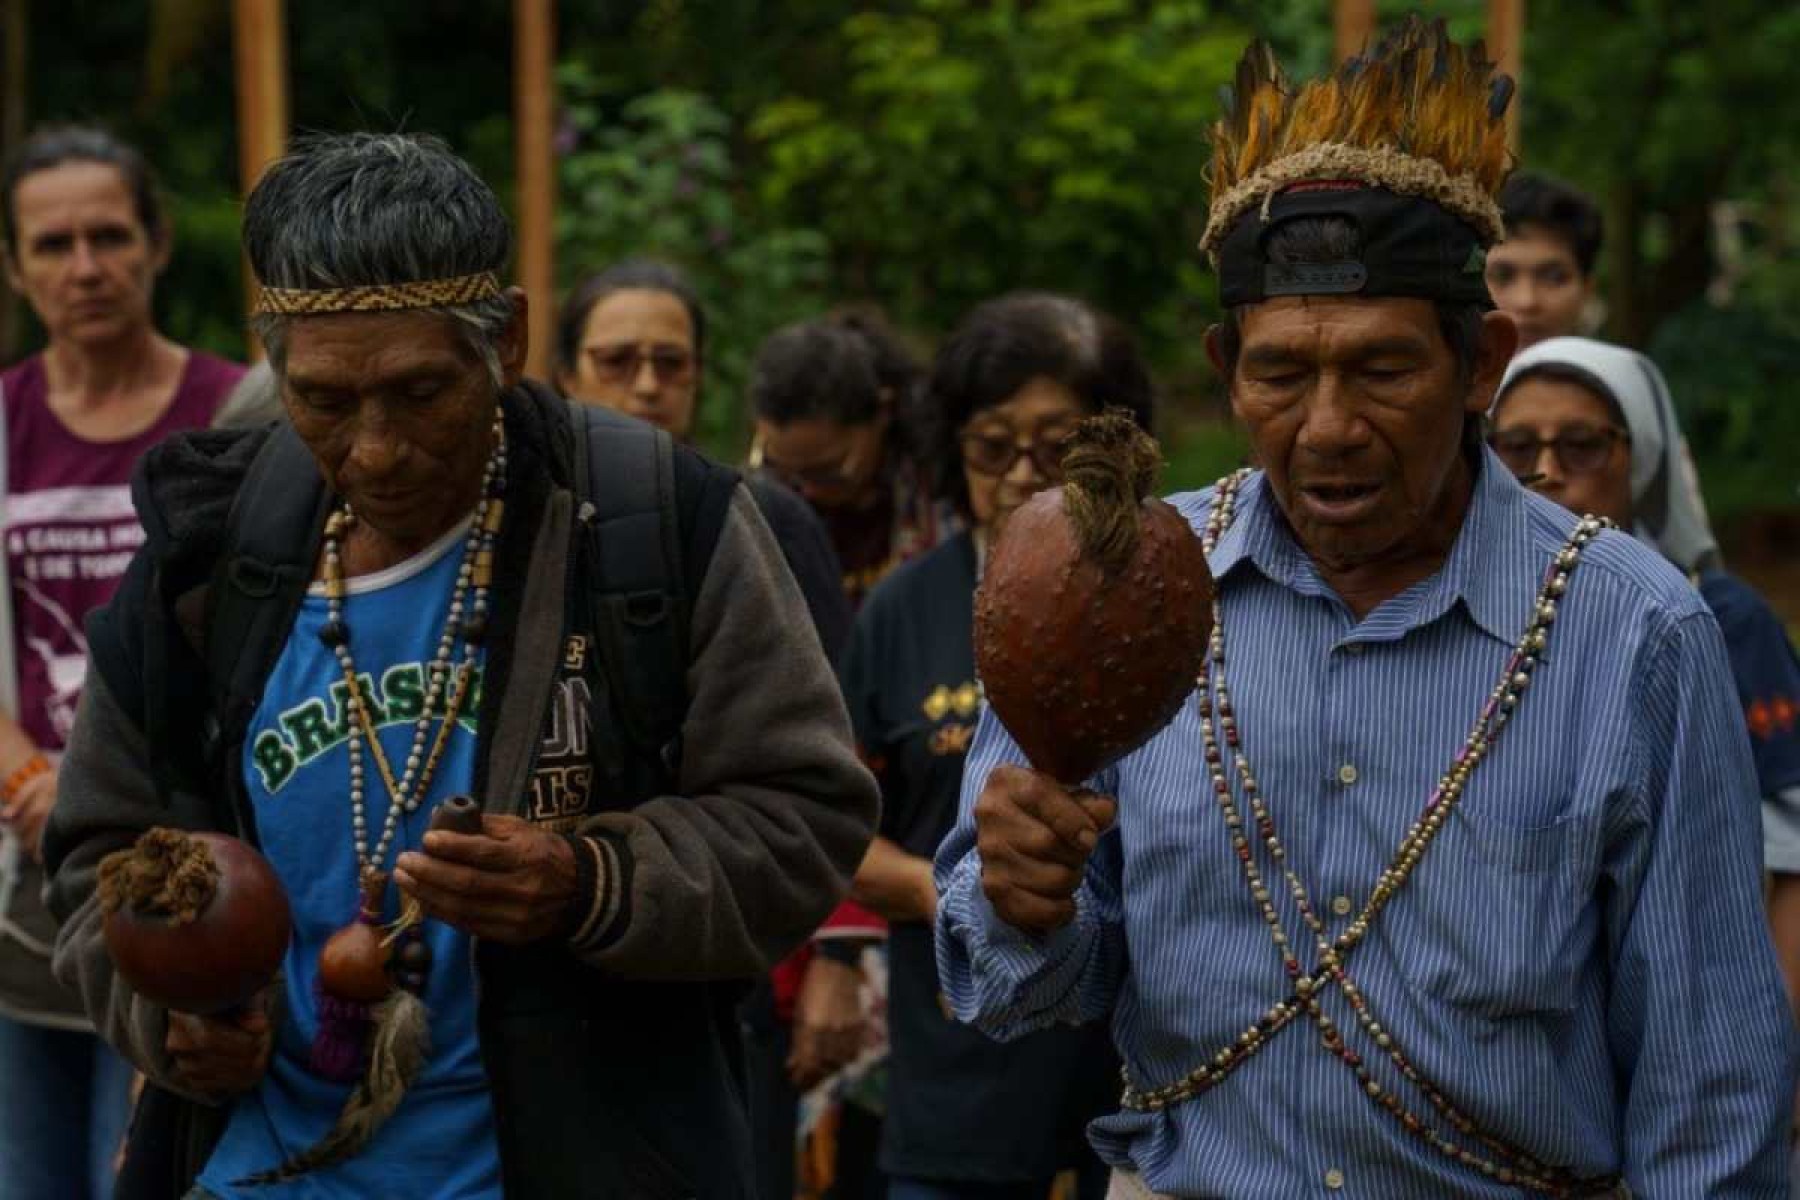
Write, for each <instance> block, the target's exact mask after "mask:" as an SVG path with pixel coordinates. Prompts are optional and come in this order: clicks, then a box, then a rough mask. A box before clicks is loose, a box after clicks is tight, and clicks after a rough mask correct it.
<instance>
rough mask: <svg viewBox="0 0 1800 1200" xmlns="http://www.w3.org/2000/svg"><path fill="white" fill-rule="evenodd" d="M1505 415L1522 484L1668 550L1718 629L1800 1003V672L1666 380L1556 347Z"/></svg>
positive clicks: (1541, 352)
mask: <svg viewBox="0 0 1800 1200" xmlns="http://www.w3.org/2000/svg"><path fill="white" fill-rule="evenodd" d="M1492 416H1493V422H1494V428H1493V433H1492V435H1491V436H1490V439H1489V444H1490V445H1492V446H1493V448H1494V452H1495V453H1496V454H1498V455H1499V456H1500V459H1501V461H1503V462H1504V463H1505V464H1506V465H1507V466H1508V467H1509V468H1511V469H1512V471H1513V472H1514V473H1515V474H1517V475H1519V476H1520V477H1521V478H1522V479H1523V480H1525V481H1526V482H1527V483H1529V484H1530V485H1531V486H1532V487H1533V488H1535V489H1537V490H1538V491H1540V492H1542V493H1543V494H1544V495H1546V496H1548V497H1550V498H1551V499H1552V500H1555V501H1556V502H1557V503H1559V504H1561V505H1563V506H1564V507H1566V508H1569V509H1572V510H1573V511H1575V512H1590V513H1595V514H1597V515H1599V516H1604V517H1611V518H1612V519H1613V520H1614V521H1616V522H1618V524H1619V525H1620V527H1622V528H1624V529H1629V530H1632V531H1634V532H1635V533H1636V534H1637V536H1638V537H1640V538H1643V539H1644V540H1646V541H1648V542H1650V543H1652V544H1653V545H1655V546H1656V547H1657V548H1658V549H1660V550H1661V551H1662V552H1663V555H1664V557H1666V558H1667V559H1668V560H1669V561H1670V562H1672V563H1674V564H1675V566H1676V567H1677V568H1678V569H1680V570H1681V571H1683V572H1684V573H1685V574H1687V575H1688V577H1689V578H1690V579H1692V580H1693V581H1694V584H1695V586H1696V587H1698V588H1699V589H1700V594H1701V596H1702V597H1703V598H1704V599H1705V600H1706V603H1707V606H1708V607H1709V608H1711V609H1712V612H1713V616H1715V617H1716V618H1717V619H1718V622H1719V628H1720V630H1721V631H1723V633H1724V635H1725V648H1726V650H1727V651H1728V652H1729V654H1730V658H1731V666H1732V673H1733V674H1734V675H1735V676H1736V681H1737V688H1738V695H1739V697H1740V698H1741V699H1742V701H1743V704H1744V717H1745V724H1746V725H1747V726H1748V728H1749V731H1750V742H1751V749H1752V751H1753V752H1754V754H1755V759H1756V771H1757V778H1758V782H1759V784H1760V786H1761V789H1762V794H1763V807H1762V812H1763V843H1764V860H1765V862H1766V864H1767V866H1768V868H1769V870H1770V871H1771V872H1773V873H1774V881H1773V887H1772V888H1771V891H1770V897H1769V911H1770V920H1771V922H1772V924H1773V927H1774V932H1775V942H1776V948H1777V949H1778V950H1779V952H1780V954H1781V960H1782V969H1783V972H1784V973H1785V974H1786V976H1787V981H1788V992H1789V995H1790V996H1791V997H1794V998H1796V999H1797V1000H1800V659H1797V658H1796V656H1795V653H1794V647H1793V645H1792V643H1790V642H1789V640H1788V637H1787V634H1786V632H1785V631H1784V630H1783V629H1782V625H1781V622H1780V620H1779V619H1777V618H1776V616H1775V614H1774V613H1773V612H1771V611H1770V609H1769V606H1768V604H1767V603H1766V602H1764V600H1763V598H1762V597H1761V596H1759V595H1757V593H1756V592H1755V591H1754V590H1753V589H1751V587H1750V586H1749V585H1748V584H1746V583H1745V582H1744V581H1743V580H1741V579H1738V578H1737V577H1736V576H1733V575H1730V574H1727V573H1726V572H1725V571H1724V570H1722V569H1721V568H1720V565H1719V553H1718V548H1717V546H1716V545H1715V543H1714V541H1713V536H1712V531H1711V529H1709V528H1708V526H1707V521H1706V512H1705V510H1704V508H1703V507H1702V506H1701V502H1700V495H1699V489H1698V486H1697V482H1696V480H1695V478H1694V474H1693V468H1692V465H1691V463H1690V461H1689V458H1688V454H1687V443H1686V441H1685V439H1683V438H1682V436H1681V430H1680V427H1679V426H1678V425H1677V424H1676V422H1675V409H1674V406H1673V405H1672V404H1671V403H1670V401H1669V392H1668V388H1667V386H1666V385H1665V384H1664V383H1663V379H1662V374H1661V373H1660V372H1659V371H1658V370H1657V369H1656V366H1655V364H1653V363H1652V362H1651V361H1650V360H1649V359H1647V358H1645V357H1644V356H1643V355H1641V354H1638V353H1637V352H1635V351H1632V350H1626V349H1624V348H1622V347H1619V346H1609V345H1607V344H1606V343H1604V342H1596V341H1592V340H1590V339H1588V338H1576V337H1563V338H1552V339H1550V340H1549V341H1546V342H1540V343H1539V344H1538V345H1536V346H1533V347H1532V348H1531V349H1530V350H1527V351H1525V352H1524V353H1523V354H1521V355H1519V356H1518V357H1517V358H1515V359H1513V361H1512V364H1511V365H1510V366H1509V367H1508V368H1507V373H1506V377H1505V378H1504V380H1502V382H1501V385H1500V389H1499V391H1498V393H1497V397H1496V399H1495V401H1494V406H1493V409H1492Z"/></svg>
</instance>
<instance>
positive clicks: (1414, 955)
mask: <svg viewBox="0 0 1800 1200" xmlns="http://www.w3.org/2000/svg"><path fill="white" fill-rule="evenodd" d="M1597 847H1598V825H1597V819H1596V818H1594V817H1592V816H1589V815H1586V814H1566V815H1564V816H1561V817H1558V818H1556V819H1554V820H1552V821H1550V822H1549V823H1547V824H1534V825H1515V824H1510V823H1508V822H1506V821H1502V820H1497V819H1495V818H1493V817H1490V816H1486V815H1483V814H1480V813H1477V812H1474V811H1470V810H1468V809H1464V808H1460V807H1459V808H1458V809H1457V810H1456V811H1455V812H1454V813H1453V814H1452V815H1451V817H1450V819H1449V821H1448V822H1447V823H1446V825H1445V826H1444V828H1443V830H1442V831H1441V832H1440V833H1439V835H1438V838H1437V839H1436V842H1435V843H1434V844H1433V846H1432V847H1431V848H1430V849H1429V850H1428V851H1427V852H1426V855H1425V858H1424V859H1423V860H1422V861H1421V862H1420V865H1419V867H1418V869H1417V870H1416V871H1415V872H1414V874H1413V876H1412V878H1411V879H1410V880H1409V881H1408V883H1407V884H1406V886H1405V887H1404V888H1403V889H1402V890H1401V892H1400V894H1399V895H1397V896H1396V897H1395V898H1394V900H1393V903H1392V906H1391V908H1390V909H1389V912H1388V917H1389V919H1390V920H1391V922H1392V923H1391V924H1390V925H1389V926H1388V929H1387V933H1388V934H1389V935H1390V937H1391V939H1392V940H1391V941H1390V942H1389V945H1390V947H1392V949H1393V953H1394V957H1395V959H1396V961H1397V962H1398V965H1399V968H1400V972H1401V974H1402V975H1403V976H1404V977H1405V979H1406V980H1407V982H1408V984H1409V985H1410V986H1411V987H1412V989H1413V990H1414V991H1415V992H1417V993H1421V994H1422V996H1423V997H1425V998H1430V999H1434V1000H1439V1001H1443V1002H1446V1003H1449V1004H1452V1005H1455V1006H1457V1007H1459V1008H1462V1009H1465V1010H1467V1011H1469V1012H1470V1013H1472V1014H1475V1015H1478V1016H1481V1017H1486V1018H1490V1019H1499V1018H1505V1017H1516V1016H1525V1015H1532V1014H1556V1013H1567V1012H1570V1011H1572V1010H1574V1008H1575V1007H1576V1006H1577V1005H1578V1004H1579V1003H1580V1001H1581V996H1582V989H1583V985H1584V981H1585V979H1586V968H1587V966H1588V963H1589V961H1590V958H1591V955H1592V952H1593V945H1594V937H1595V929H1596V923H1595V917H1594V910H1593V905H1592V903H1591V898H1592V897H1591V890H1592V889H1591V886H1590V882H1591V880H1592V878H1593V871H1594V868H1595V859H1596V856H1597V853H1598V850H1597ZM1377 929H1378V930H1379V929H1380V924H1379V923H1378V925H1377Z"/></svg>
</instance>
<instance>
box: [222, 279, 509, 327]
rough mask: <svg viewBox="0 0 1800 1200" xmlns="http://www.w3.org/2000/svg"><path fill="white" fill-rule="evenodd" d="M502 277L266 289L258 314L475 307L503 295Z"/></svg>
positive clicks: (306, 314)
mask: <svg viewBox="0 0 1800 1200" xmlns="http://www.w3.org/2000/svg"><path fill="white" fill-rule="evenodd" d="M501 294H502V293H501V289H500V277H499V276H498V275H496V274H494V272H492V271H482V272H480V273H479V274H475V275H458V276H457V277H456V278H454V279H425V280H420V281H418V282H416V283H373V284H365V285H362V286H358V287H342V288H268V287H266V288H263V289H261V290H260V291H259V292H258V293H257V297H256V312H257V314H258V315H263V314H269V315H275V316H284V317H313V316H320V315H322V314H325V313H347V312H396V311H399V310H402V309H408V308H443V307H446V306H448V305H455V304H472V303H474V302H475V301H477V300H489V299H492V298H493V297H495V296H498V295H501Z"/></svg>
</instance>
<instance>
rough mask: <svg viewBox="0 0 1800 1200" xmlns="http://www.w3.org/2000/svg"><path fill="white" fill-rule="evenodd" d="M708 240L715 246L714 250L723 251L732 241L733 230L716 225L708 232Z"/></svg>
mask: <svg viewBox="0 0 1800 1200" xmlns="http://www.w3.org/2000/svg"><path fill="white" fill-rule="evenodd" d="M706 240H707V241H709V242H711V243H712V244H713V248H714V249H723V248H724V247H725V243H727V242H729V241H730V240H731V230H729V229H727V228H725V227H724V226H723V225H714V226H713V227H712V228H711V229H710V230H708V231H707V234H706Z"/></svg>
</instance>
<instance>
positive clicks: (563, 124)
mask: <svg viewBox="0 0 1800 1200" xmlns="http://www.w3.org/2000/svg"><path fill="white" fill-rule="evenodd" d="M550 145H551V147H552V148H553V149H554V150H555V151H556V154H557V157H559V158H567V157H568V156H569V155H571V154H573V153H575V149H576V147H578V146H580V145H581V131H580V130H579V129H576V128H575V122H574V121H571V120H570V119H569V115H568V114H567V113H564V114H562V118H561V119H560V120H558V121H557V123H556V132H555V133H553V134H551V135H550Z"/></svg>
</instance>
